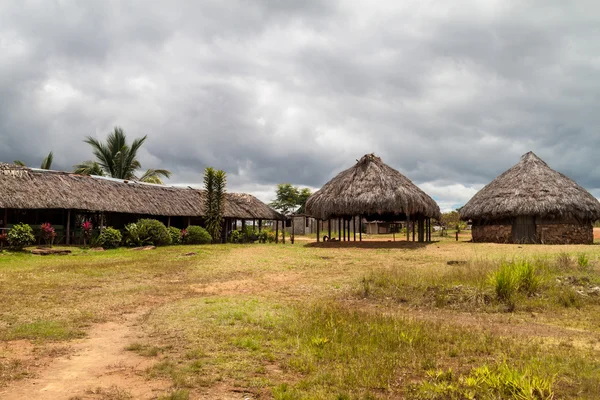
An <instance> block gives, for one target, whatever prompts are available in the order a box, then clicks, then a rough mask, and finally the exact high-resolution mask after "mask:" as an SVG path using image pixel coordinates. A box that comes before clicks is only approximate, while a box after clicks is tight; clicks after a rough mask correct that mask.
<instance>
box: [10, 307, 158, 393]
mask: <svg viewBox="0 0 600 400" xmlns="http://www.w3.org/2000/svg"><path fill="white" fill-rule="evenodd" d="M139 316H140V314H131V315H129V316H127V317H125V318H124V320H123V321H119V322H107V323H103V324H99V325H96V326H94V327H92V328H91V329H90V330H89V331H88V336H87V337H86V338H84V339H81V340H77V341H75V342H73V343H72V351H71V352H70V355H68V356H61V357H57V358H56V359H54V360H52V361H50V362H49V365H48V366H47V367H45V368H42V370H41V371H40V372H39V373H38V374H37V376H36V377H35V378H31V379H26V380H22V381H17V382H15V383H13V384H11V385H9V386H8V387H6V388H3V389H0V398H1V399H15V400H17V399H19V400H20V399H32V400H33V399H43V400H46V399H48V400H49V399H52V400H55V399H56V400H62V399H65V400H69V399H71V400H74V399H78V400H79V399H106V398H111V399H112V398H134V399H151V398H155V397H156V396H157V394H159V393H161V392H163V391H164V390H165V389H166V388H168V387H169V383H168V382H161V381H157V380H152V381H147V380H146V379H144V378H143V376H142V375H141V372H142V371H143V370H145V369H146V368H147V367H149V366H150V365H151V364H152V360H149V359H146V358H144V357H141V356H138V355H137V354H135V353H133V352H130V351H125V350H124V348H125V347H126V346H127V345H128V344H130V343H131V342H134V341H136V339H137V335H136V323H137V321H138V319H139ZM118 396H121V397H118ZM127 396H131V397H127Z"/></svg>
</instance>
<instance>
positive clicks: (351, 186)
mask: <svg viewBox="0 0 600 400" xmlns="http://www.w3.org/2000/svg"><path fill="white" fill-rule="evenodd" d="M306 212H307V213H308V214H309V215H312V216H313V217H316V218H319V219H323V220H324V219H328V218H332V217H342V216H355V215H370V216H375V215H379V216H383V215H391V216H400V215H407V214H409V215H416V214H421V215H424V216H426V217H432V218H439V217H440V208H439V206H438V205H437V203H436V202H435V200H433V199H432V198H431V197H429V196H428V195H427V194H426V193H425V192H423V191H422V190H421V189H419V188H418V187H417V186H416V185H415V184H414V183H412V182H411V181H410V179H408V178H407V177H405V176H404V175H402V174H401V173H400V172H398V171H396V170H395V169H393V168H392V167H390V166H388V165H386V164H385V163H384V162H383V161H381V158H379V157H377V156H375V155H374V154H366V155H365V156H363V157H362V158H361V159H360V160H359V161H358V162H357V163H356V165H354V166H353V167H352V168H349V169H347V170H345V171H342V172H340V173H339V174H338V175H337V176H336V177H335V178H333V179H332V180H330V181H329V182H327V183H326V184H325V185H324V186H323V187H322V188H321V189H320V190H318V191H317V192H315V193H314V194H313V195H312V196H310V197H309V198H308V200H307V201H306Z"/></svg>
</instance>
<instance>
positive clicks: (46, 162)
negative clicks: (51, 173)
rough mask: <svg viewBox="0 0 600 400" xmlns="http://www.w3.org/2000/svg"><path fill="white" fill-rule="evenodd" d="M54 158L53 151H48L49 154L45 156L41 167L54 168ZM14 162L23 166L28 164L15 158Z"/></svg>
mask: <svg viewBox="0 0 600 400" xmlns="http://www.w3.org/2000/svg"><path fill="white" fill-rule="evenodd" d="M53 160H54V154H52V152H50V153H48V155H47V156H46V158H44V159H43V160H42V165H40V169H50V168H52V161H53ZM13 164H15V165H19V166H21V167H27V164H25V163H24V162H23V161H21V160H15V161H13Z"/></svg>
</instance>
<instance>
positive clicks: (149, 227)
mask: <svg viewBox="0 0 600 400" xmlns="http://www.w3.org/2000/svg"><path fill="white" fill-rule="evenodd" d="M125 229H126V230H127V236H128V238H127V239H126V242H127V244H128V245H129V246H149V245H154V246H165V245H169V244H171V236H170V235H169V231H168V230H167V227H166V226H165V224H163V223H162V222H160V221H157V220H155V219H140V220H139V221H138V222H136V223H135V224H129V225H127V227H126V228H125Z"/></svg>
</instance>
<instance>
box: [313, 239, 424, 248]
mask: <svg viewBox="0 0 600 400" xmlns="http://www.w3.org/2000/svg"><path fill="white" fill-rule="evenodd" d="M435 243H436V242H422V243H420V242H404V241H402V242H400V241H399V242H393V241H391V240H390V241H376V240H366V241H363V242H337V241H336V242H320V243H317V242H311V243H306V244H305V245H304V247H315V248H324V249H343V248H358V249H408V250H417V249H422V248H424V247H427V246H429V245H432V244H435Z"/></svg>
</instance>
